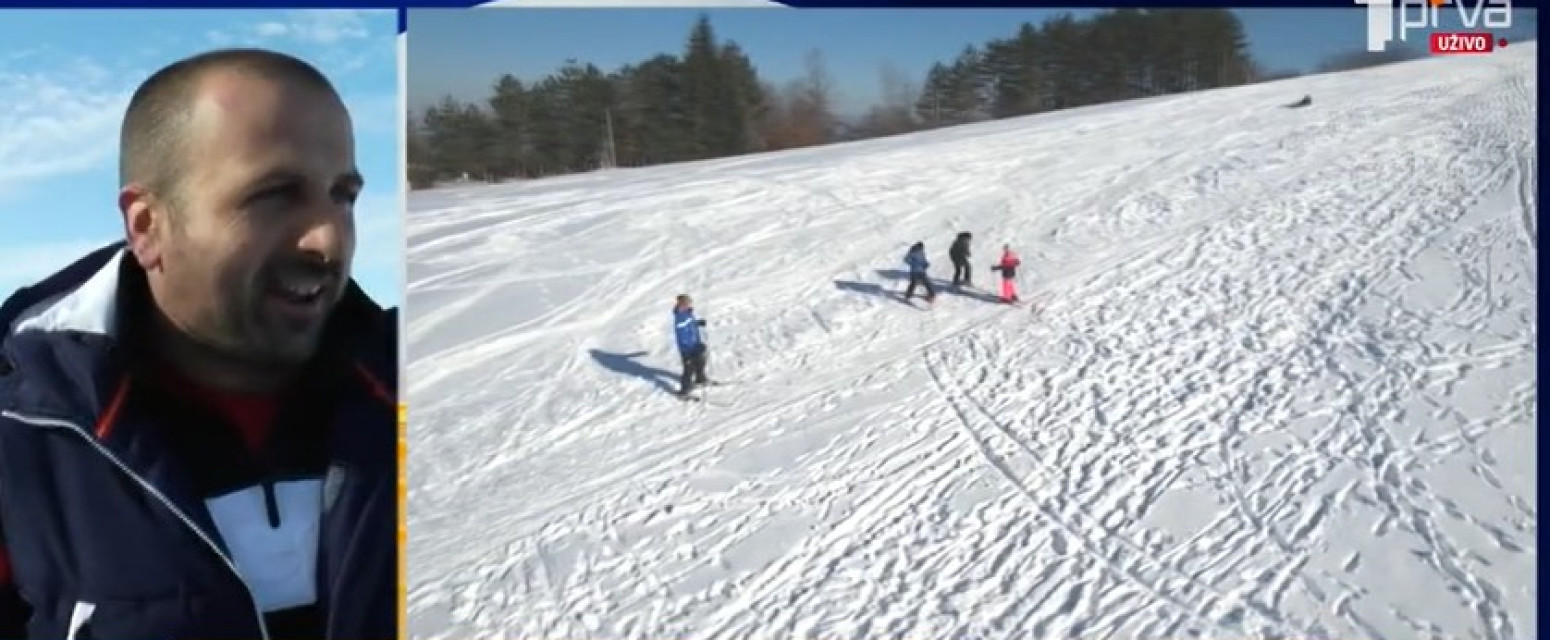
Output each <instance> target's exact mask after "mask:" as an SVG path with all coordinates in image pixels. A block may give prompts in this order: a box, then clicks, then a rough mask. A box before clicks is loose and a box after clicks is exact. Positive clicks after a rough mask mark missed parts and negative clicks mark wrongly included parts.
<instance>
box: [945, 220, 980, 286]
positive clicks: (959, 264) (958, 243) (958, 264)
mask: <svg viewBox="0 0 1550 640" xmlns="http://www.w3.org/2000/svg"><path fill="white" fill-rule="evenodd" d="M973 239H974V236H973V235H972V234H970V233H969V232H967V231H963V232H960V233H959V234H958V237H957V238H954V239H953V244H952V246H951V247H948V249H947V257H948V258H949V259H951V260H952V261H953V286H955V287H961V286H963V285H969V286H974V277H973V274H972V271H971V270H970V269H969V256H970V253H969V241H971V240H973Z"/></svg>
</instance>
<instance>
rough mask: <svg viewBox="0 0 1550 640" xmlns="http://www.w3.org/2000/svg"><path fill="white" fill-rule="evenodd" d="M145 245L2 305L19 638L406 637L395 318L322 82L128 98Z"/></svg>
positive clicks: (10, 564)
mask: <svg viewBox="0 0 1550 640" xmlns="http://www.w3.org/2000/svg"><path fill="white" fill-rule="evenodd" d="M120 178H121V185H122V186H121V189H120V192H119V194H118V205H119V210H120V212H121V214H122V216H123V218H122V219H123V225H124V229H125V236H126V237H125V239H124V240H122V241H119V242H114V243H111V244H108V245H107V246H104V247H103V248H101V249H99V250H97V251H94V252H92V253H91V254H89V255H87V256H85V257H83V258H81V259H80V260H78V261H77V262H76V263H74V264H72V265H71V266H69V267H67V268H65V269H63V270H62V271H60V272H59V273H56V274H54V275H53V276H51V277H49V278H46V279H45V280H43V281H42V282H40V283H38V284H36V285H33V286H31V287H26V288H23V289H21V290H19V291H17V292H16V293H15V294H14V295H12V296H11V297H10V298H9V299H8V300H6V301H5V303H4V304H3V305H0V544H3V547H0V638H39V639H41V638H49V639H57V638H88V637H91V638H151V637H163V638H173V637H176V638H259V639H263V640H271V639H275V640H278V639H281V638H330V639H343V638H392V637H396V636H397V634H398V626H397V609H398V607H397V558H398V548H397V546H398V543H397V521H398V512H397V511H398V510H397V491H396V488H397V482H398V464H397V445H398V434H397V423H398V411H399V407H398V395H397V394H398V391H397V387H398V380H397V371H398V347H397V340H398V316H397V310H396V309H392V310H385V309H383V308H382V307H380V306H379V305H377V304H376V303H375V302H373V301H372V300H371V299H370V298H368V297H367V296H366V294H365V293H364V292H363V291H361V289H360V288H359V287H358V286H356V285H355V284H354V281H353V280H352V279H351V277H350V267H351V261H352V258H353V255H354V251H355V229H354V220H353V216H354V213H353V206H354V202H355V200H356V198H357V196H358V194H359V192H360V189H361V187H362V178H361V176H360V174H359V173H358V172H357V170H356V166H355V147H354V133H353V131H352V125H351V122H350V116H349V113H348V111H347V110H346V108H345V106H344V104H343V101H342V100H341V99H340V97H339V95H338V93H337V92H335V90H334V88H333V86H332V85H331V84H330V83H329V81H328V80H327V79H326V78H325V77H324V76H323V75H321V74H320V73H319V72H318V71H317V70H316V69H315V68H313V67H312V66H311V65H309V64H307V63H305V62H303V61H301V60H298V59H295V58H292V57H290V56H286V55H282V54H278V53H273V52H268V51H262V50H251V49H238V50H223V51H217V52H212V53H208V54H203V55H200V56H195V57H193V58H190V59H187V60H184V61H181V62H178V63H176V64H173V65H171V66H169V67H167V68H165V69H163V70H161V71H158V72H157V73H156V74H154V75H152V76H151V77H150V79H148V80H147V81H146V82H145V83H144V84H143V85H141V87H140V88H139V89H138V90H137V91H136V92H135V94H134V96H133V97H132V98H131V100H130V103H129V107H128V110H127V113H126V114H125V117H124V123H123V131H122V136H121V143H120Z"/></svg>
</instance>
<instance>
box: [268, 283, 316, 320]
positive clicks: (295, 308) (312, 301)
mask: <svg viewBox="0 0 1550 640" xmlns="http://www.w3.org/2000/svg"><path fill="white" fill-rule="evenodd" d="M331 283H332V279H331V278H330V277H329V276H328V275H326V274H313V273H290V274H282V275H280V276H279V277H276V278H274V279H273V280H271V281H270V284H269V286H268V287H267V291H266V292H267V293H268V294H269V298H270V300H272V301H273V302H275V303H276V304H277V305H278V306H279V307H280V308H281V309H282V311H283V312H284V313H285V314H286V315H291V316H296V317H298V318H301V319H309V320H310V319H314V318H316V316H318V315H319V314H320V313H321V312H322V310H323V306H324V305H323V302H324V300H325V299H326V298H327V297H328V292H329V291H330V285H331Z"/></svg>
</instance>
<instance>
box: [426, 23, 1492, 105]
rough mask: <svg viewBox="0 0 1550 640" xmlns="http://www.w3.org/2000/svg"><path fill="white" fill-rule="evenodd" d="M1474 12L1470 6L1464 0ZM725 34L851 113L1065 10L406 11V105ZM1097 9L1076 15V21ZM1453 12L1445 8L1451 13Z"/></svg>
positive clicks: (1340, 27) (1255, 30)
mask: <svg viewBox="0 0 1550 640" xmlns="http://www.w3.org/2000/svg"><path fill="white" fill-rule="evenodd" d="M1466 4H1467V6H1469V7H1472V6H1473V5H1472V4H1468V3H1466ZM702 12H704V13H707V14H708V15H710V17H711V25H712V26H713V27H714V28H715V29H716V32H717V35H718V36H719V37H721V38H723V39H732V40H736V41H737V43H738V44H739V45H742V47H743V48H744V50H746V51H747V52H748V54H749V57H750V58H751V59H752V60H753V63H754V65H755V66H756V67H757V68H758V69H759V72H760V75H761V76H763V77H764V78H766V79H768V80H773V81H776V82H784V81H786V80H788V79H792V78H795V77H798V76H799V75H800V74H801V69H802V61H803V56H804V55H805V54H806V52H807V50H809V49H813V48H816V49H820V50H822V51H823V54H824V58H825V61H826V62H827V64H828V67H829V72H830V73H831V74H832V75H833V76H834V77H835V79H836V81H837V82H836V84H838V85H839V87H840V93H841V95H840V96H839V98H840V103H841V104H842V105H843V107H844V109H845V110H847V111H851V112H855V111H860V110H862V109H865V108H866V107H867V106H869V105H870V104H872V102H873V101H874V100H875V97H876V95H877V93H878V90H877V85H878V77H879V68H880V66H881V65H882V64H883V63H885V62H886V63H890V64H892V65H894V66H895V67H897V68H898V69H899V70H902V71H904V72H906V73H907V74H909V77H910V78H911V79H912V80H913V81H914V82H916V83H917V84H918V83H919V82H920V81H921V79H923V78H924V77H925V72H926V70H927V69H928V68H929V67H930V65H931V64H932V63H933V62H937V61H950V60H951V59H952V58H953V57H954V56H956V55H957V54H958V52H960V51H962V50H963V48H964V46H965V45H968V44H971V43H972V44H976V45H978V44H982V43H984V42H985V41H987V40H989V39H991V38H999V37H1005V36H1009V35H1011V34H1012V33H1013V32H1014V31H1015V29H1016V25H1018V24H1021V23H1022V22H1032V23H1034V24H1039V23H1040V22H1042V21H1043V20H1044V19H1045V18H1046V17H1049V16H1051V15H1054V14H1056V13H1059V12H1058V11H1054V10H1042V9H1019V10H1003V9H941V10H893V11H880V10H843V9H820V10H801V11H792V10H783V9H711V10H705V9H667V8H659V9H519V10H513V9H481V10H476V11H457V10H451V11H449V10H434V9H426V10H411V11H410V12H409V88H408V91H409V104H410V106H411V108H413V109H415V110H419V109H420V108H423V107H424V106H426V105H429V104H432V103H434V102H436V101H437V100H439V99H440V97H441V96H443V95H446V94H452V95H455V96H458V97H459V98H462V99H465V100H470V99H479V100H481V101H482V100H483V99H484V98H485V97H487V96H488V95H489V87H490V84H491V83H492V82H493V81H494V79H495V78H496V77H498V76H499V75H500V74H502V73H511V74H513V75H516V76H517V77H519V78H523V79H530V78H534V77H541V76H542V75H544V74H546V73H548V72H550V71H552V70H554V69H556V68H558V67H559V66H560V65H561V64H563V63H564V61H565V59H566V58H576V59H578V60H580V61H584V62H592V63H595V64H597V65H598V66H600V67H602V68H603V69H604V70H608V71H612V70H614V69H617V68H618V67H620V66H622V65H624V64H627V63H633V62H639V61H641V60H644V59H646V58H648V57H650V56H652V55H655V54H658V53H672V54H679V53H682V50H683V44H684V40H685V39H686V38H687V36H688V33H689V28H690V26H691V25H692V24H693V22H694V20H695V18H696V17H697V16H698V15H699V14H700V13H702ZM1096 12H1097V10H1092V9H1089V10H1076V11H1072V12H1071V13H1072V14H1073V15H1076V16H1078V17H1081V16H1085V15H1091V14H1093V13H1096ZM1237 13H1238V15H1239V17H1240V18H1241V19H1242V21H1243V24H1244V27H1245V29H1246V31H1247V33H1248V36H1249V40H1250V44H1251V52H1252V54H1253V55H1254V56H1255V57H1256V58H1257V59H1259V60H1261V61H1263V62H1264V63H1265V64H1266V65H1267V66H1269V67H1271V68H1273V69H1303V70H1308V69H1311V68H1312V67H1314V66H1316V65H1317V63H1318V62H1319V61H1321V60H1322V59H1324V58H1326V57H1328V56H1329V55H1331V54H1332V53H1336V52H1343V51H1348V50H1350V49H1352V48H1359V47H1362V46H1363V44H1364V43H1365V33H1366V31H1365V29H1366V26H1365V24H1366V23H1365V13H1364V9H1362V8H1359V7H1355V6H1354V5H1353V7H1352V8H1351V9H1256V10H1240V11H1238V12H1237ZM1453 13H1454V10H1453V9H1451V8H1448V9H1445V10H1444V13H1443V16H1444V17H1447V16H1450V15H1451V14H1453Z"/></svg>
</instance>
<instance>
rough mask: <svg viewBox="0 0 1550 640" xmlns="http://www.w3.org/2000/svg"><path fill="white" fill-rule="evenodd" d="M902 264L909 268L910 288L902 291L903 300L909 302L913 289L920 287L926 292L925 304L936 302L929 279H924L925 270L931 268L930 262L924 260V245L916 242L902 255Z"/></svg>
mask: <svg viewBox="0 0 1550 640" xmlns="http://www.w3.org/2000/svg"><path fill="white" fill-rule="evenodd" d="M904 264H906V265H909V268H910V286H909V287H908V288H906V289H905V290H904V300H905V301H906V302H908V301H909V299H910V298H911V297H914V295H915V287H916V286H920V287H922V288H924V289H925V290H926V304H931V303H933V302H935V301H936V289H933V288H931V279H930V278H928V277H926V269H928V268H930V267H931V262H930V261H929V260H926V243H924V242H916V243H915V244H914V245H913V246H911V247H910V250H909V252H908V253H905V254H904Z"/></svg>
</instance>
